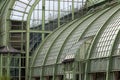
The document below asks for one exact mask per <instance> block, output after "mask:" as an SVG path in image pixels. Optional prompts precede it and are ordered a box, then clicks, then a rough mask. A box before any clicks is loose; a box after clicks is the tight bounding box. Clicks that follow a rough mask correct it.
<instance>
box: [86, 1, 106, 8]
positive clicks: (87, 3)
mask: <svg viewBox="0 0 120 80" xmlns="http://www.w3.org/2000/svg"><path fill="white" fill-rule="evenodd" d="M103 1H106V0H87V1H86V6H87V7H89V6H93V5H95V4H98V3H101V2H103Z"/></svg>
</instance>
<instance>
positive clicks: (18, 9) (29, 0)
mask: <svg viewBox="0 0 120 80" xmlns="http://www.w3.org/2000/svg"><path fill="white" fill-rule="evenodd" d="M34 2H35V0H16V1H15V3H14V5H13V8H12V9H11V10H12V12H11V16H10V19H12V20H26V19H27V16H28V14H29V10H30V8H31V7H32V5H33V4H34Z"/></svg>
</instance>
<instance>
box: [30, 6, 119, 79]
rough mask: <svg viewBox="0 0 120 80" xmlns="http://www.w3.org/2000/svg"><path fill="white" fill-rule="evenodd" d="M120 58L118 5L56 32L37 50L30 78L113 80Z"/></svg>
mask: <svg viewBox="0 0 120 80" xmlns="http://www.w3.org/2000/svg"><path fill="white" fill-rule="evenodd" d="M119 55H120V4H115V5H112V6H110V7H107V8H105V9H102V10H98V11H95V12H94V13H90V14H88V15H85V16H83V17H81V18H80V19H76V20H73V21H71V22H69V23H68V24H65V25H63V26H62V27H60V28H57V29H56V30H55V31H54V32H53V33H52V34H51V35H49V36H48V37H47V38H46V40H45V41H44V42H42V44H41V45H40V46H39V47H38V48H37V49H36V51H35V56H34V60H33V62H32V67H31V77H32V78H36V77H37V78H40V79H43V78H45V79H46V78H47V79H49V80H52V79H53V78H54V79H55V80H62V79H63V78H64V79H65V80H75V78H76V80H78V79H79V80H81V79H82V80H89V79H90V80H98V79H99V80H116V79H115V77H113V76H116V74H118V75H120V73H119V71H120V64H119V62H120V59H119ZM98 74H99V75H98ZM113 74H115V75H113ZM110 75H113V76H110ZM94 78H95V79H94Z"/></svg>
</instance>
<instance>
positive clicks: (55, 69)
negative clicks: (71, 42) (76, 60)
mask: <svg viewBox="0 0 120 80" xmlns="http://www.w3.org/2000/svg"><path fill="white" fill-rule="evenodd" d="M90 16H92V15H90ZM90 16H88V17H87V18H85V19H84V20H82V22H80V21H79V24H78V25H76V28H77V27H78V26H79V25H80V24H81V23H83V22H84V21H85V20H86V19H88V18H89V17H90ZM80 20H81V19H80ZM76 22H78V20H77V21H76ZM74 24H75V23H74ZM76 28H75V29H76ZM75 29H74V30H75ZM74 30H72V32H73V31H74ZM72 32H71V33H70V34H69V35H68V36H67V38H66V39H65V41H64V43H63V45H62V46H61V48H60V51H59V54H58V55H57V59H56V63H55V66H54V76H55V74H56V71H57V62H58V58H59V56H60V55H61V54H60V53H61V51H62V50H63V47H64V45H65V43H66V42H67V40H68V39H69V37H70V35H71V34H72Z"/></svg>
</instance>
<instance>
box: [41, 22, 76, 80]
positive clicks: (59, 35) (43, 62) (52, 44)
mask: <svg viewBox="0 0 120 80" xmlns="http://www.w3.org/2000/svg"><path fill="white" fill-rule="evenodd" d="M74 22H75V21H73V22H72V23H70V24H69V25H68V26H70V25H72V24H73V23H74ZM68 26H67V27H66V28H65V29H64V30H63V31H61V33H60V34H58V36H56V38H55V39H54V40H53V41H52V44H51V46H50V47H49V49H48V51H47V54H46V55H45V58H44V61H43V65H42V72H41V73H42V74H43V70H44V66H45V62H46V59H47V57H48V53H49V51H50V49H51V48H52V46H53V44H54V42H55V41H56V40H57V38H58V37H59V36H60V35H61V34H62V33H63V32H64V31H65V30H66V29H67V28H68ZM53 77H54V76H53ZM53 80H54V78H53Z"/></svg>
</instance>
